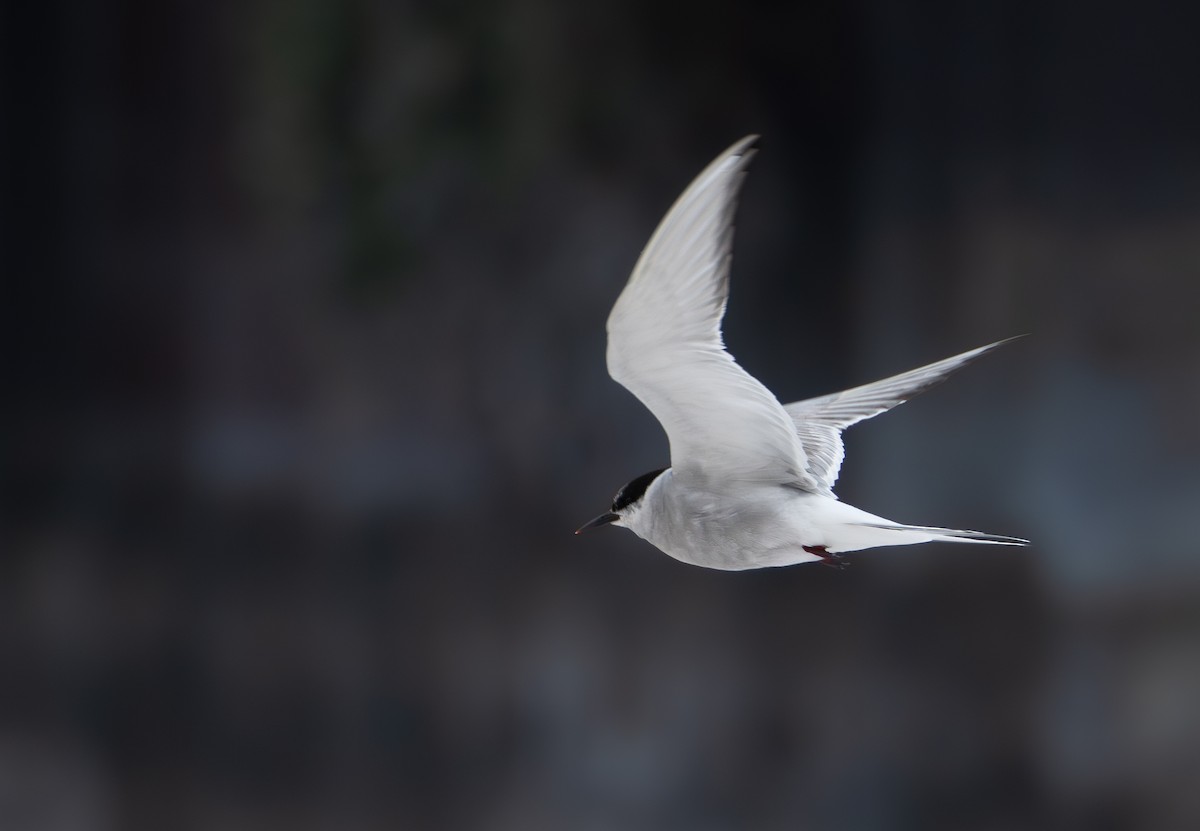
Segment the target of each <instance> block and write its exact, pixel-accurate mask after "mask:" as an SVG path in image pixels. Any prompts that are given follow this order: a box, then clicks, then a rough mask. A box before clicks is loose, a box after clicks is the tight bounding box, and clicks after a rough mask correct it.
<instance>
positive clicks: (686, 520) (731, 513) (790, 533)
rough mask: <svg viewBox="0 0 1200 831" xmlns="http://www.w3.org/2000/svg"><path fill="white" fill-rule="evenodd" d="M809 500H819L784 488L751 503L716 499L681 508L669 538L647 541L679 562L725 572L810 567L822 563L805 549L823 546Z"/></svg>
mask: <svg viewBox="0 0 1200 831" xmlns="http://www.w3.org/2000/svg"><path fill="white" fill-rule="evenodd" d="M813 498H821V497H814V496H812V495H810V494H806V493H803V492H800V491H793V490H791V489H785V488H772V489H770V490H766V489H764V491H763V492H762V493H759V494H752V495H751V498H739V499H730V498H728V497H726V498H723V499H722V498H720V497H719V496H718V495H715V494H714V495H713V496H712V497H710V498H708V499H700V500H694V501H692V502H691V503H690V504H687V505H682V506H679V510H678V511H677V512H672V513H674V514H675V515H674V516H673V517H672V519H673V522H672V526H673V527H672V528H671V530H670V533H668V534H664V535H662V537H661V538H660V540H661V541H660V540H655V539H651V540H650V541H651V542H653V543H655V544H656V545H658V547H659V548H661V549H662V550H663V551H665V552H666V553H667V554H669V555H670V556H672V557H674V558H675V559H677V560H680V561H682V562H685V563H690V564H692V565H698V566H703V567H706V568H715V569H722V570H726V571H740V570H743V569H752V568H770V567H774V566H788V565H795V564H797V563H805V562H813V561H816V560H819V559H821V558H820V557H818V556H816V555H814V554H811V553H809V552H807V551H805V550H804V548H803V546H805V545H820V544H821V543H822V540H821V539H820V537H821V534H820V532H819V529H818V528H817V527H816V526H815V525H814V524H813V523H812V522H811V520H810V515H811V511H810V510H808V503H809V500H810V499H813ZM663 543H665V544H663Z"/></svg>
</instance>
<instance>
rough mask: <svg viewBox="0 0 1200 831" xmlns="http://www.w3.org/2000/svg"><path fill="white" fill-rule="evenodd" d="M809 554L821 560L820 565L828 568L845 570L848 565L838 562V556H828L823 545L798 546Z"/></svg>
mask: <svg viewBox="0 0 1200 831" xmlns="http://www.w3.org/2000/svg"><path fill="white" fill-rule="evenodd" d="M800 547H801V548H803V549H804V550H805V551H807V552H808V553H809V554H812V555H814V556H816V557H820V558H821V565H823V566H830V567H832V568H845V567H846V566H847V565H848V563H846V562H845V561H843V560H839V559H838V557H840V556H841V555H840V554H830V553H829V552H828V551H827V550H826V548H825V546H823V545H802V546H800Z"/></svg>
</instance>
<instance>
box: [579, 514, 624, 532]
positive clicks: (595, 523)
mask: <svg viewBox="0 0 1200 831" xmlns="http://www.w3.org/2000/svg"><path fill="white" fill-rule="evenodd" d="M618 519H620V517H618V516H617V515H616V514H614V513H611V512H610V513H607V514H600V516H598V517H596V518H595V519H593V520H592V521H591V522H587V523H584V525H583V526H582V527H581V528H580V529H579V530H578V531H576V532H575V533H576V534H582V533H583V532H584V531H586V530H587V529H589V528H599V527H600V526H601V525H608V524H609V523H610V522H616V521H617V520H618Z"/></svg>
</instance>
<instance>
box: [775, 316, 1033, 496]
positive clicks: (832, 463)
mask: <svg viewBox="0 0 1200 831" xmlns="http://www.w3.org/2000/svg"><path fill="white" fill-rule="evenodd" d="M1010 340H1014V338H1008V339H1007V340H1002V341H997V342H996V343H990V344H988V345H987V346H981V347H979V348H978V349H972V350H970V351H969V352H963V353H962V354H961V355H955V356H954V357H952V358H946V359H945V360H942V361H938V362H937V363H932V364H928V365H927V366H922V367H918V368H917V369H912V370H909V371H908V372H902V373H900V374H899V375H893V376H892V377H891V378H884V379H883V380H882V381H875V382H874V383H871V384H864V385H863V386H861V387H854V388H853V389H848V390H844V391H843V392H835V393H833V394H832V395H823V396H821V397H820V398H810V399H807V400H805V401H796V402H794V403H792V404H788V405H787V406H786V407H784V409H785V410H786V411H787V414H788V415H789V416H791V418H792V421H793V422H795V429H796V435H797V436H799V438H800V443H801V444H802V445H803V446H804V453H805V456H806V458H807V460H808V473H809V474H810V475H811V476H812V478H813V479H814V480H816V482H817V486H818V489H819V490H820V491H822V492H824V493H830V492H831V489H832V488H833V483H834V482H835V481H837V476H838V471H839V470H840V469H841V467H842V459H843V458H844V457H845V455H846V453H845V449H844V448H843V446H842V431H843V430H845V429H846V428H847V427H849V426H850V425H852V424H857V423H858V422H860V421H863V420H864V419H868V418H871V417H872V416H877V415H879V414H880V413H883V412H887V411H888V410H890V409H892V408H893V407H895V406H896V405H897V404H903V403H904V402H905V401H907V400H908V399H910V398H912V397H913V396H914V395H917V394H918V393H921V392H924V391H925V390H927V389H929V388H930V387H932V386H936V385H937V384H940V383H941V382H942V381H944V380H946V378H948V377H949V376H950V375H951V374H952V373H954V372H956V371H958V370H960V369H962V368H963V367H964V366H966V365H967V364H969V363H970V362H971V361H973V360H975V359H976V358H978V357H979V356H980V355H983V354H985V353H987V352H990V351H991V350H993V349H995V348H996V347H997V346H1000V345H1001V344H1005V343H1008V341H1010Z"/></svg>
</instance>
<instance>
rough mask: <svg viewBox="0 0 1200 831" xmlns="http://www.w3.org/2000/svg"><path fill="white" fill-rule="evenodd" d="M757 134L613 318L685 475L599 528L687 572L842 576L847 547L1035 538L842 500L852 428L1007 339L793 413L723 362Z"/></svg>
mask: <svg viewBox="0 0 1200 831" xmlns="http://www.w3.org/2000/svg"><path fill="white" fill-rule="evenodd" d="M756 139H757V136H748V137H746V138H744V139H742V140H741V141H739V142H737V143H736V144H734V145H733V146H732V147H730V148H729V149H728V150H726V151H725V152H724V153H722V154H721V155H720V156H719V157H718V158H717V159H716V160H715V161H714V162H713V163H712V164H710V165H709V166H708V168H706V169H705V170H704V172H703V173H701V174H700V175H699V176H698V177H696V179H695V180H694V181H693V182H692V183H691V185H689V186H688V188H687V190H685V191H684V192H683V195H682V196H680V197H679V199H678V200H677V201H676V202H675V204H674V205H673V206H672V207H671V209H670V210H669V211H668V212H667V215H666V216H665V217H664V218H663V220H662V222H661V223H660V224H659V226H658V228H657V230H655V232H654V235H653V236H652V237H651V238H650V242H649V243H647V245H646V248H645V250H643V251H642V255H641V257H640V258H639V259H638V262H637V265H636V266H634V269H633V273H632V274H631V275H630V277H629V283H628V284H627V285H626V286H625V290H624V291H623V292H621V296H620V297H619V298H617V302H616V304H615V305H614V306H613V310H612V313H611V314H610V315H609V317H608V356H607V357H608V371H609V374H610V375H612V377H613V379H614V380H616V381H617V382H618V383H619V384H621V385H622V386H624V387H625V388H626V389H628V390H629V391H630V392H632V393H633V394H634V395H635V396H637V398H638V399H639V400H640V401H641V402H642V403H643V404H645V405H646V407H647V408H649V410H650V412H652V413H653V414H654V415H655V417H656V418H658V420H659V422H661V424H662V426H663V428H664V429H665V430H666V432H667V437H668V438H669V439H670V444H671V467H669V468H666V469H663V470H655V471H651V472H650V473H646V474H643V475H642V476H639V477H637V478H636V479H634V480H632V481H631V482H629V483H627V484H626V485H625V486H624V487H622V488H621V489H620V490H619V491H618V492H617V495H616V496H615V497H614V499H613V502H612V508H611V510H610V511H608V512H607V513H604V514H601V515H600V516H598V517H596V518H595V519H593V520H592V521H591V522H589V523H587V524H586V525H584V526H583V527H582V528H580V529H579V530H578V531H576V532H575V533H576V534H578V533H580V532H582V531H584V530H586V529H588V528H593V527H596V526H599V525H608V524H611V525H616V526H620V527H623V528H628V529H630V530H631V531H633V532H634V533H635V534H637V535H638V536H639V537H641V538H642V539H645V540H647V541H648V542H650V543H652V544H654V545H655V546H657V547H658V548H660V549H661V550H662V551H664V552H666V553H667V554H669V555H670V556H671V557H674V558H675V559H676V560H680V561H682V562H685V563H691V564H693V565H697V566H704V567H707V568H715V569H724V570H731V571H732V570H742V569H751V568H765V567H771V566H787V565H793V564H795V563H804V562H816V561H824V562H826V563H828V564H835V563H836V560H835V559H834V558H836V557H837V556H838V555H840V554H843V553H845V552H847V551H857V550H859V549H863V548H873V547H876V546H884V545H911V544H913V543H921V542H931V541H944V542H971V543H991V544H998V545H1026V544H1027V543H1028V541H1027V540H1023V539H1018V538H1016V537H1002V536H996V535H994V534H983V533H980V532H978V531H957V530H953V529H950V528H935V527H928V526H923V525H902V524H900V523H897V522H893V521H892V520H889V519H884V518H883V517H879V516H875V515H874V514H869V513H867V512H866V511H862V510H859V509H858V508H855V507H853V506H851V505H847V504H845V503H844V502H839V501H838V498H837V496H835V495H834V493H833V483H834V481H836V479H837V475H838V470H839V469H840V468H841V465H842V458H843V456H844V450H843V447H842V430H844V429H845V428H847V427H849V426H850V425H852V424H855V423H857V422H859V421H862V420H863V419H867V418H871V417H872V416H876V415H879V414H880V413H882V412H885V411H887V410H889V409H891V408H892V407H895V406H896V405H897V404H900V403H902V402H904V401H906V400H907V399H909V398H911V397H912V396H914V395H916V394H917V393H919V392H922V391H924V390H926V389H928V388H930V387H932V386H933V385H935V384H937V383H938V382H940V381H942V380H944V379H945V378H946V377H947V376H949V375H950V374H951V373H952V372H954V371H956V370H958V369H960V368H962V367H963V366H965V365H966V364H967V363H969V362H970V361H972V360H974V359H975V358H978V357H979V356H980V355H983V354H984V353H986V352H988V351H990V350H992V349H994V348H996V347H997V346H999V345H1000V344H1001V343H1004V342H1005V341H999V342H997V343H993V344H990V345H988V346H983V347H980V348H978V349H973V350H971V351H969V352H964V353H962V354H961V355H956V356H954V357H953V358H947V359H945V360H943V361H938V362H937V363H933V364H929V365H928V366H924V367H921V368H919V369H914V370H911V371H909V372H905V373H903V374H901V375H896V376H894V377H892V378H887V379H884V380H882V381H876V382H875V383H873V384H867V385H865V386H861V387H855V388H854V389H849V390H846V391H844V392H838V393H834V394H832V395H825V396H822V397H820V398H812V399H809V400H807V401H798V402H796V403H794V404H788V405H787V406H784V405H782V404H780V403H779V401H778V399H776V398H775V396H774V395H772V394H771V392H770V391H769V390H768V389H767V388H766V387H764V386H763V385H762V384H761V383H760V382H759V381H758V380H756V379H755V378H754V377H753V376H751V375H750V374H749V373H748V372H746V371H745V370H744V369H742V368H741V367H740V366H738V364H737V363H736V362H735V361H734V360H733V357H732V356H731V355H730V354H729V352H727V351H726V350H725V346H724V343H723V342H722V339H721V318H722V317H723V316H724V313H725V302H726V299H727V297H728V294H729V261H730V251H731V247H732V242H733V213H734V207H735V205H736V202H737V193H738V189H739V187H740V185H741V182H742V179H743V177H744V176H745V172H746V166H747V164H748V163H749V161H750V158H751V157H752V156H753V155H754V150H753V149H752V147H751V145H752V144H753V143H754V141H755V140H756Z"/></svg>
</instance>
